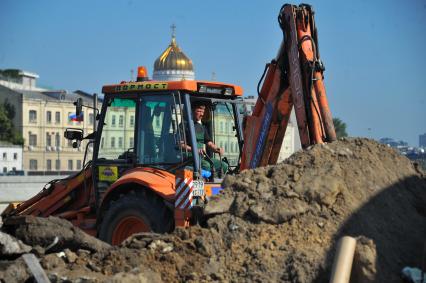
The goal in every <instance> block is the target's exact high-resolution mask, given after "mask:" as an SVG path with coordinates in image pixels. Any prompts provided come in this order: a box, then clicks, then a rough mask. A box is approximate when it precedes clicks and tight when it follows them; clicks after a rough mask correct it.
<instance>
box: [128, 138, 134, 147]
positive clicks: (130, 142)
mask: <svg viewBox="0 0 426 283" xmlns="http://www.w3.org/2000/svg"><path fill="white" fill-rule="evenodd" d="M134 143H135V139H134V138H130V139H129V147H133V144H134Z"/></svg>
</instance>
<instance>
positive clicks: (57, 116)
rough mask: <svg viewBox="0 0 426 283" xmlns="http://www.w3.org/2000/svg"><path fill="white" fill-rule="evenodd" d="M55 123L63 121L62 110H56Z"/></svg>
mask: <svg viewBox="0 0 426 283" xmlns="http://www.w3.org/2000/svg"><path fill="white" fill-rule="evenodd" d="M55 123H56V124H59V123H61V112H59V111H56V113H55Z"/></svg>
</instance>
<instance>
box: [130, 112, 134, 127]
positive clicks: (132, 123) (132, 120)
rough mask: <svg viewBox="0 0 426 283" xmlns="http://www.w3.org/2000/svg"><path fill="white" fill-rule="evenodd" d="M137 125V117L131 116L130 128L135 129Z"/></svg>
mask: <svg viewBox="0 0 426 283" xmlns="http://www.w3.org/2000/svg"><path fill="white" fill-rule="evenodd" d="M134 125H135V116H133V115H131V116H130V126H131V127H133V126H134Z"/></svg>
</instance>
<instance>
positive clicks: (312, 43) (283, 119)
mask: <svg viewBox="0 0 426 283" xmlns="http://www.w3.org/2000/svg"><path fill="white" fill-rule="evenodd" d="M278 22H279V24H280V27H281V29H282V31H283V37H284V38H283V41H282V43H281V46H280V49H279V51H278V54H277V56H276V58H275V59H273V60H272V61H271V62H270V63H269V64H267V65H266V68H265V72H264V74H263V76H262V79H261V81H262V80H263V85H262V87H261V88H260V90H259V87H260V84H261V81H260V82H259V85H258V94H259V97H258V99H257V102H256V104H255V107H254V109H253V113H252V115H251V116H248V117H246V119H245V121H244V125H243V129H244V141H245V143H244V147H243V151H242V158H241V165H240V169H241V170H243V169H249V168H255V167H259V166H266V165H268V164H275V163H276V162H277V158H278V155H279V151H280V149H281V145H282V142H283V140H284V135H285V132H286V129H287V125H288V122H289V119H290V114H291V111H292V109H293V108H294V110H295V114H296V120H297V127H298V130H299V136H300V141H301V144H302V148H307V147H308V146H310V145H313V144H318V143H324V142H332V141H334V140H336V133H335V130H334V125H333V119H332V116H331V112H330V109H329V106H328V102H327V97H326V92H325V87H324V82H323V79H324V75H323V72H324V65H323V64H322V61H321V60H320V56H319V49H318V37H317V29H316V26H315V20H314V11H313V9H312V7H311V6H310V5H306V4H301V5H299V6H295V5H290V4H286V5H284V6H283V7H282V8H281V10H280V13H279V16H278ZM263 78H264V79H263Z"/></svg>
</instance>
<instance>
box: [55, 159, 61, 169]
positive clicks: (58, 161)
mask: <svg viewBox="0 0 426 283" xmlns="http://www.w3.org/2000/svg"><path fill="white" fill-rule="evenodd" d="M60 168H61V160H59V159H56V160H55V169H56V170H59V169H60Z"/></svg>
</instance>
